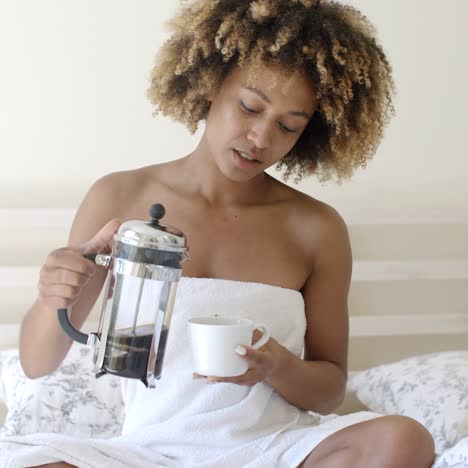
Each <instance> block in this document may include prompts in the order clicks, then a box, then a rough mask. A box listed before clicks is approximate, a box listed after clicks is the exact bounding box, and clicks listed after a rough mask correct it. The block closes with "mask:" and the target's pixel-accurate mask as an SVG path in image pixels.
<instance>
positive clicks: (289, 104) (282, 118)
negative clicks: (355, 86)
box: [205, 66, 316, 181]
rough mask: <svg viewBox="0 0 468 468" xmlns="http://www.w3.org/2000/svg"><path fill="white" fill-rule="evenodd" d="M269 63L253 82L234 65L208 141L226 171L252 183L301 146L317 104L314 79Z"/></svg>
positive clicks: (209, 124) (215, 106)
mask: <svg viewBox="0 0 468 468" xmlns="http://www.w3.org/2000/svg"><path fill="white" fill-rule="evenodd" d="M279 71H280V68H279V66H264V67H262V68H261V69H259V70H257V71H256V77H255V79H254V80H250V81H249V76H248V69H247V68H240V67H236V68H234V69H233V70H232V71H231V72H230V73H229V75H228V76H227V77H226V79H225V80H224V82H223V83H222V85H221V86H220V89H219V90H218V92H217V93H216V94H215V95H214V97H213V100H212V103H211V107H210V111H209V113H208V117H207V121H206V130H205V139H206V143H207V145H208V149H209V152H210V153H211V155H212V157H213V158H214V160H215V162H216V164H217V166H218V167H219V169H220V170H221V172H222V173H223V174H224V175H225V176H226V177H228V178H230V179H232V180H236V181H246V180H249V179H251V178H253V177H255V176H256V175H258V174H260V173H262V172H263V171H264V170H265V169H267V168H268V167H270V166H272V165H274V164H275V163H277V162H278V161H279V160H280V159H282V158H283V157H284V156H285V155H286V154H287V153H288V152H289V151H290V150H291V149H292V147H293V146H294V145H295V143H296V142H297V140H298V139H299V137H300V136H301V134H302V132H303V131H304V129H305V127H306V125H307V123H308V121H309V119H310V118H311V116H312V114H313V113H314V110H315V107H316V98H315V92H314V89H313V86H312V83H311V81H310V79H308V78H307V77H306V76H305V75H304V74H303V73H300V72H295V73H294V74H290V75H288V76H286V77H285V76H282V75H281V74H280V73H279Z"/></svg>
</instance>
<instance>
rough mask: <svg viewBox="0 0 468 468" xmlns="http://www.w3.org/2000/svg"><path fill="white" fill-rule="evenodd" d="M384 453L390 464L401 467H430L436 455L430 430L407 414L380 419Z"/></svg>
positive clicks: (380, 436)
mask: <svg viewBox="0 0 468 468" xmlns="http://www.w3.org/2000/svg"><path fill="white" fill-rule="evenodd" d="M379 426H380V427H379V431H378V433H379V438H380V440H381V446H380V447H379V448H378V449H377V450H381V451H382V452H381V453H382V455H383V456H384V458H385V459H386V460H387V461H390V462H389V463H388V464H384V465H382V466H391V467H393V466H395V467H399V468H403V467H408V468H409V467H411V468H419V467H420V468H429V467H430V466H431V465H432V463H433V461H434V457H435V451H434V440H433V438H432V436H431V434H430V433H429V431H428V430H427V429H426V428H425V427H424V426H423V425H422V424H420V423H419V422H418V421H416V420H415V419H412V418H409V417H406V416H384V417H382V418H380V420H379Z"/></svg>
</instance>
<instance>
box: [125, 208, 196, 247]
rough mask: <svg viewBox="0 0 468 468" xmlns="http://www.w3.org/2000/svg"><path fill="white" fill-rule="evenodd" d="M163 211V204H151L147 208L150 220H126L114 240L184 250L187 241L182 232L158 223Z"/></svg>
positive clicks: (138, 245)
mask: <svg viewBox="0 0 468 468" xmlns="http://www.w3.org/2000/svg"><path fill="white" fill-rule="evenodd" d="M165 213H166V210H165V208H164V206H163V205H161V204H159V203H156V204H154V205H152V206H151V208H150V210H149V214H150V216H151V221H150V222H146V221H138V220H134V221H126V222H125V223H123V224H122V225H121V226H120V228H119V231H118V232H117V235H116V240H117V241H119V242H123V243H126V244H131V245H134V246H136V247H144V248H153V249H157V250H165V251H169V252H185V250H186V246H187V241H186V238H185V236H184V234H183V233H182V232H181V231H179V230H178V229H176V228H174V227H172V226H166V225H163V224H160V222H159V221H160V219H161V218H162V217H163V216H164V215H165Z"/></svg>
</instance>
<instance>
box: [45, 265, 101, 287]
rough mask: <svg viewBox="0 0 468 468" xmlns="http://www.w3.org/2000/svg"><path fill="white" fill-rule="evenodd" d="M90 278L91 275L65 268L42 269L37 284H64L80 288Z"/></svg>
mask: <svg viewBox="0 0 468 468" xmlns="http://www.w3.org/2000/svg"><path fill="white" fill-rule="evenodd" d="M91 276H92V275H89V274H83V273H79V272H77V271H72V270H68V269H65V268H57V269H56V268H48V267H44V269H43V272H42V274H41V276H40V280H39V284H40V285H41V286H48V285H52V284H66V285H68V286H75V287H82V286H84V285H85V284H86V283H87V282H88V281H89V279H90V278H91Z"/></svg>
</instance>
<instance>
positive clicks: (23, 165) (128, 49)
mask: <svg viewBox="0 0 468 468" xmlns="http://www.w3.org/2000/svg"><path fill="white" fill-rule="evenodd" d="M351 3H352V4H354V5H356V6H357V7H358V8H360V9H361V10H362V11H363V13H364V14H366V15H367V16H368V17H369V18H370V19H371V20H372V21H373V22H374V23H375V24H376V26H377V28H378V30H379V32H380V37H381V41H382V43H383V44H384V48H385V50H386V51H387V53H388V56H389V58H390V60H391V62H392V64H393V67H394V70H395V80H396V83H397V86H398V90H399V95H398V99H397V101H396V107H397V110H398V116H397V118H396V119H394V121H393V122H392V124H391V126H390V127H389V128H388V130H387V132H386V137H385V140H384V141H383V143H382V145H381V147H380V149H379V151H378V154H377V156H376V157H375V160H374V161H373V162H371V163H370V164H369V166H368V168H367V169H366V170H365V171H360V172H359V173H357V174H356V176H355V177H354V178H353V180H352V181H350V182H348V183H346V184H345V185H343V186H341V187H337V186H335V185H328V186H325V187H321V186H320V185H319V184H318V183H317V182H316V181H315V180H314V179H310V180H307V181H305V182H304V183H303V184H302V185H301V186H300V187H301V189H303V190H305V191H307V192H308V193H310V194H312V195H316V196H318V197H319V198H322V199H324V200H325V201H328V202H330V203H332V204H333V205H334V206H336V207H337V208H338V209H339V210H340V211H341V212H342V213H343V215H344V216H345V217H347V218H349V219H350V220H351V221H353V220H358V221H360V220H362V219H363V218H364V221H365V222H367V221H369V219H370V220H373V219H377V218H381V219H384V220H385V219H390V220H395V219H397V220H398V221H399V220H401V219H405V218H407V219H411V220H414V219H415V217H416V218H418V219H421V221H422V222H424V221H427V220H431V219H433V218H434V217H437V218H438V219H444V220H449V221H450V220H451V221H454V220H455V222H458V221H459V219H460V218H462V219H465V220H466V219H468V208H467V203H466V201H467V200H468V184H467V183H466V181H465V179H466V173H467V172H468V162H467V160H468V154H467V150H466V148H465V146H466V145H464V144H463V142H464V141H465V133H466V130H467V124H466V115H465V113H466V109H467V108H468V90H467V88H468V87H467V85H466V83H467V82H468V79H467V78H468V41H466V38H465V37H464V31H465V25H466V21H467V20H468V2H466V1H465V0H450V1H447V2H440V1H435V0H412V1H407V0H392V1H391V2H389V1H385V0H354V1H352V2H351ZM175 5H176V2H175V0H174V1H173V0H171V1H168V0H165V1H162V2H155V1H152V0H140V1H138V2H128V1H122V0H100V1H99V2H95V1H91V0H81V1H80V2H76V1H73V0H42V1H41V2H36V1H34V0H15V1H9V0H0V13H1V14H0V44H1V45H2V46H1V47H2V48H1V57H2V58H1V61H0V67H1V72H0V102H1V103H2V105H1V106H0V133H1V138H0V156H1V157H0V208H6V207H13V206H14V207H28V208H29V207H44V206H47V207H51V208H55V207H76V205H77V204H78V203H79V201H80V200H81V198H82V196H83V195H84V192H85V191H86V190H87V188H88V187H89V185H90V184H91V182H92V181H93V180H95V179H96V178H98V177H100V176H102V175H103V174H105V173H108V172H110V171H115V170H120V169H127V168H131V167H135V166H140V165H146V164H151V163H154V162H158V161H163V160H168V159H172V158H175V157H178V156H180V155H183V154H185V153H187V152H188V151H190V149H191V148H192V147H193V146H194V144H195V143H196V141H197V139H198V136H199V135H195V136H190V135H189V134H188V133H187V132H186V131H185V130H184V129H183V128H182V127H181V126H179V125H178V124H175V123H173V122H171V121H169V120H166V119H163V118H158V119H154V118H153V117H152V116H151V111H152V109H151V107H150V105H149V104H148V103H147V102H146V99H145V95H144V94H145V89H146V86H147V76H148V72H149V70H150V67H151V63H152V60H153V55H154V51H155V50H156V49H157V47H158V46H159V45H160V44H161V43H162V41H163V39H164V38H165V37H166V36H165V34H166V33H165V31H164V30H163V28H162V25H163V22H164V20H165V19H166V18H168V17H169V16H170V15H171V14H172V12H173V11H174V8H175Z"/></svg>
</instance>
